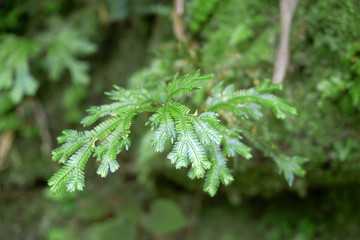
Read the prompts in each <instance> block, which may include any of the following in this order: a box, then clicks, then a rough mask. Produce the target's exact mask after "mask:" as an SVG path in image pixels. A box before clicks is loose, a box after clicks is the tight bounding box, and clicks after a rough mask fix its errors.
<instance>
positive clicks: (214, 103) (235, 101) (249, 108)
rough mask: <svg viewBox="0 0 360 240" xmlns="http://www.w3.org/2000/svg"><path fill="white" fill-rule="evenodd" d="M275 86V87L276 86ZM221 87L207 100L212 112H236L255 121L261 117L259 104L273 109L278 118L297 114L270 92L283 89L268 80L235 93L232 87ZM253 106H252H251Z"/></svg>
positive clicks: (216, 88) (292, 108)
mask: <svg viewBox="0 0 360 240" xmlns="http://www.w3.org/2000/svg"><path fill="white" fill-rule="evenodd" d="M274 85H275V86H274ZM221 86H222V85H220V87H215V88H214V95H213V96H212V97H209V98H208V100H207V106H208V109H209V110H210V111H220V110H221V109H226V110H230V111H234V110H235V111H234V113H235V114H237V116H238V117H240V118H244V117H247V116H251V117H253V118H254V119H258V118H259V117H261V113H259V110H260V106H259V105H258V104H261V105H264V106H267V107H269V108H271V109H272V110H273V112H274V114H275V116H276V117H277V118H280V119H284V118H285V117H286V113H290V114H294V115H296V114H297V110H296V108H295V107H293V106H292V105H291V104H289V103H287V102H286V101H284V100H282V99H281V98H279V97H277V96H275V95H273V94H269V93H268V92H271V91H274V90H280V89H282V86H281V85H279V84H271V83H270V82H269V81H268V80H266V81H265V82H264V83H261V84H259V85H258V86H257V87H255V88H250V89H247V90H239V91H235V90H234V87H233V86H232V85H230V86H228V87H227V88H225V89H224V90H221ZM250 104H252V105H250Z"/></svg>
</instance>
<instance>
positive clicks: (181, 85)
mask: <svg viewBox="0 0 360 240" xmlns="http://www.w3.org/2000/svg"><path fill="white" fill-rule="evenodd" d="M178 77H179V74H176V75H175V77H174V79H173V80H172V81H171V82H170V83H169V84H168V86H167V88H166V93H167V98H168V99H169V100H172V99H174V98H176V97H177V96H179V95H180V94H183V93H189V92H193V91H195V90H197V89H199V87H198V86H196V85H195V83H196V82H198V81H203V80H209V79H211V78H213V77H214V75H213V74H206V75H200V70H198V71H196V72H195V73H194V74H192V75H190V74H186V75H184V76H182V77H181V78H178Z"/></svg>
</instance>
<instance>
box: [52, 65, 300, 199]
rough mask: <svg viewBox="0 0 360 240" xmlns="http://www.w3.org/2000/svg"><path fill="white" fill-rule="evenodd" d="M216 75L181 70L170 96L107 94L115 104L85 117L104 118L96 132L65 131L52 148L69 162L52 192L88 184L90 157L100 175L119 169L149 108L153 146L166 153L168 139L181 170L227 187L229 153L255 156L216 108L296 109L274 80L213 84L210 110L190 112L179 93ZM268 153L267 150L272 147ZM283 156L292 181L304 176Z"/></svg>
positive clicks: (208, 184)
mask: <svg viewBox="0 0 360 240" xmlns="http://www.w3.org/2000/svg"><path fill="white" fill-rule="evenodd" d="M211 77H213V75H202V76H200V72H199V71H198V72H196V73H195V74H192V75H184V76H182V77H179V75H178V74H176V75H175V77H174V79H173V80H172V81H171V82H170V83H169V84H168V86H167V88H166V99H164V97H161V98H159V97H156V96H155V97H154V96H150V94H149V92H148V91H146V90H142V89H137V90H130V91H129V90H125V89H123V88H120V87H116V86H115V87H114V88H115V89H114V90H112V91H111V92H108V93H107V95H109V97H110V98H111V99H112V100H114V101H115V102H114V103H111V104H108V105H102V106H95V107H91V108H89V109H88V110H87V112H88V116H86V117H85V118H84V119H83V120H82V123H83V124H84V126H89V125H91V124H93V123H94V122H96V121H98V120H99V119H101V118H105V119H104V120H103V121H102V122H101V123H99V124H98V125H96V126H95V127H93V129H92V130H87V131H82V132H81V131H76V130H65V131H63V133H62V135H61V136H60V137H58V142H59V143H62V145H61V146H60V147H58V148H56V149H54V150H53V152H52V155H53V160H54V161H58V162H60V163H64V166H63V167H62V168H61V169H60V170H59V171H58V172H57V173H56V174H54V175H53V176H52V177H51V178H50V179H49V185H50V186H51V188H50V190H51V191H52V192H53V193H57V192H59V191H60V190H61V189H63V188H66V189H67V190H68V191H75V190H80V191H81V190H82V189H83V187H84V182H85V176H84V168H85V164H86V162H87V161H88V159H89V158H90V157H91V156H94V157H96V159H97V161H99V162H100V164H99V167H98V169H97V174H98V175H100V176H101V177H106V176H107V175H108V173H109V171H110V172H115V171H116V170H117V169H118V168H119V167H120V164H119V162H118V161H117V155H118V154H119V153H120V152H121V151H122V150H123V149H124V148H125V149H128V147H129V146H130V139H129V137H128V136H129V134H130V127H131V122H132V119H133V118H134V116H136V115H138V114H140V113H142V112H145V111H147V112H152V113H153V114H152V115H151V116H150V118H149V120H148V121H147V122H146V125H151V130H152V131H154V135H153V137H152V146H153V147H154V148H155V151H157V152H162V151H164V150H165V146H166V144H167V142H171V144H172V145H173V148H172V150H171V151H170V153H169V154H168V155H167V157H168V158H169V159H170V161H171V163H172V164H174V165H175V167H176V168H177V169H178V168H182V167H189V173H188V176H189V177H190V178H192V179H194V178H204V177H205V184H204V191H206V192H208V193H209V194H210V195H211V196H214V195H215V194H216V192H217V190H218V188H219V185H220V182H222V183H223V184H224V185H228V184H230V183H231V182H232V181H233V176H232V175H231V173H230V171H229V169H228V168H227V167H226V159H225V156H227V157H233V156H235V154H239V155H241V156H243V157H244V158H245V159H250V158H251V153H250V150H251V149H250V148H249V147H248V146H246V145H245V144H243V143H242V142H241V141H240V139H241V136H240V135H239V133H240V131H238V130H231V131H230V130H229V129H228V128H227V127H225V126H224V125H222V124H221V123H220V120H219V114H218V113H216V112H215V111H219V110H221V109H225V110H229V111H232V112H233V113H234V114H235V115H236V116H238V117H239V118H248V117H251V118H254V119H258V118H260V117H261V116H262V114H261V112H260V108H261V105H265V106H268V107H270V108H272V109H273V111H274V113H275V115H276V116H277V117H279V118H284V117H285V113H287V112H289V113H292V114H296V110H295V109H294V108H293V107H292V106H291V105H290V104H288V103H286V102H285V101H283V100H281V99H280V98H278V97H276V96H275V95H272V94H270V93H269V92H272V91H274V90H280V89H281V88H282V86H281V85H273V84H271V83H270V82H269V81H265V82H263V83H261V84H259V85H258V86H256V87H255V88H251V89H248V90H242V91H236V90H235V89H234V87H233V86H231V85H230V86H227V87H225V88H223V87H222V85H221V84H219V85H218V86H216V87H214V88H213V91H214V95H213V96H212V97H209V98H208V100H207V104H208V106H207V107H208V109H209V110H211V111H207V112H203V113H201V114H200V115H198V114H197V111H196V112H195V113H194V114H191V113H190V111H191V110H190V108H189V107H187V106H185V105H184V104H182V103H179V102H176V101H175V98H176V97H178V96H179V95H180V94H182V93H189V92H192V91H194V90H196V89H197V88H198V87H197V86H196V84H197V82H198V81H202V80H207V79H210V78H211ZM150 92H151V91H150ZM163 96H164V95H163ZM152 99H161V100H162V101H163V102H162V103H158V102H154V101H153V100H152ZM225 116H227V115H225ZM231 116H233V115H231ZM241 133H242V134H244V136H246V137H247V139H249V140H250V142H252V141H251V140H252V137H253V136H251V135H249V133H248V132H246V131H245V130H244V132H242V131H241ZM254 142H255V143H254V145H255V146H257V147H263V148H264V149H265V148H266V146H265V147H264V146H263V145H262V144H263V143H262V142H260V141H259V142H256V139H254ZM264 151H265V152H267V151H268V149H265V150H264ZM279 159H280V158H278V159H277V160H276V159H275V161H276V163H277V164H278V167H279V169H280V171H282V172H283V173H284V175H285V177H286V178H287V179H288V181H289V182H292V179H293V177H294V174H298V175H299V174H301V169H302V168H301V166H300V161H283V159H282V160H281V159H280V160H281V161H280V160H279ZM298 163H299V164H298Z"/></svg>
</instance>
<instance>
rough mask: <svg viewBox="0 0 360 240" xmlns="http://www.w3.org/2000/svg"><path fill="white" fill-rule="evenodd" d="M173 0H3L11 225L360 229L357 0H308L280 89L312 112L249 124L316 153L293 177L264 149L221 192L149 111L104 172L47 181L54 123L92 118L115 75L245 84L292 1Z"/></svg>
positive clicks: (1, 149)
mask: <svg viewBox="0 0 360 240" xmlns="http://www.w3.org/2000/svg"><path fill="white" fill-rule="evenodd" d="M174 2H176V1H174ZM174 2H173V1H170V0H77V1H70V0H58V1H51V0H28V1H21V0H3V1H0V239H6V240H7V239H50V240H58V239H59V240H60V239H121V240H132V239H134V240H135V239H159V240H165V239H181V240H182V239H188V240H191V239H196V240H197V239H206V240H208V239H209V240H211V239H216V240H218V239H219V240H232V239H296V240H302V239H327V240H328V239H360V208H359V206H358V203H359V201H360V192H359V191H358V187H359V186H360V161H359V157H360V150H359V145H360V144H359V139H360V129H359V128H360V124H359V123H360V114H359V113H360V1H359V0H343V1H337V0H327V1H312V0H300V1H299V3H298V6H297V9H296V11H295V15H294V18H293V22H292V28H291V35H290V64H289V66H288V69H287V75H286V78H285V80H284V89H285V90H284V91H283V93H281V94H282V97H283V98H285V99H286V100H287V101H288V102H290V103H291V104H293V105H294V106H296V108H297V109H298V111H299V115H298V116H296V117H292V118H291V119H287V120H285V121H279V120H276V119H275V118H274V117H273V116H272V115H271V114H270V113H269V114H265V116H264V117H263V118H262V120H261V121H259V122H257V123H256V126H255V127H253V128H252V133H253V135H254V136H255V137H256V138H259V139H262V140H265V141H267V142H270V143H272V144H276V145H277V146H278V147H279V149H280V150H281V151H282V152H283V153H284V154H288V155H296V156H302V157H305V158H307V159H308V161H307V162H306V163H305V164H304V168H305V170H306V175H305V176H304V177H302V178H296V179H295V181H294V184H293V186H292V187H291V188H290V187H289V186H288V184H287V182H286V181H285V179H284V178H283V176H281V175H279V173H278V170H277V168H276V166H275V164H274V163H273V162H272V161H271V160H270V159H269V158H268V157H266V154H264V153H263V152H261V151H256V150H253V156H254V157H253V159H252V160H250V161H244V160H236V164H234V166H233V174H234V177H235V181H234V183H233V184H231V185H230V186H229V187H223V186H222V187H221V189H220V191H219V192H218V194H217V195H216V196H215V197H214V198H211V197H209V196H208V195H207V194H205V193H203V192H202V184H203V183H202V181H200V180H196V181H191V180H189V179H188V178H187V177H186V173H185V172H184V171H178V170H175V169H174V168H173V166H171V165H170V163H169V160H168V159H166V155H165V154H158V153H155V152H154V150H153V148H152V147H151V146H150V144H149V143H150V139H151V137H152V134H151V132H150V131H149V129H148V128H146V127H145V126H144V127H139V126H143V125H144V124H137V125H136V128H133V129H132V131H133V136H132V139H131V140H132V141H133V146H132V148H130V150H129V151H127V152H124V153H121V155H120V157H119V159H120V165H121V167H120V170H119V171H117V172H116V173H113V174H111V175H110V176H109V177H107V178H106V179H102V178H100V177H99V176H97V175H96V174H95V172H96V170H95V169H96V166H97V165H96V162H95V161H90V162H89V164H88V166H87V168H86V189H85V190H84V191H83V192H80V193H67V192H62V193H61V194H58V195H55V196H54V195H52V194H51V193H50V192H49V189H48V187H47V179H48V178H49V177H50V176H51V175H52V174H53V173H55V172H56V170H57V169H59V167H60V166H59V164H57V163H53V162H52V161H51V150H52V149H53V148H54V147H56V146H57V145H56V137H57V136H58V135H60V133H61V131H62V130H63V129H69V128H73V129H82V128H81V127H80V124H79V122H80V120H81V118H82V117H83V116H84V115H85V109H87V108H88V107H90V106H92V105H100V104H104V103H108V100H107V97H106V96H105V95H104V92H105V91H109V90H111V88H112V85H114V84H116V85H119V86H122V87H128V88H132V87H136V86H138V85H142V84H144V83H146V82H154V81H153V80H154V79H158V81H159V82H161V81H164V80H167V79H169V78H171V76H173V74H174V73H176V72H181V73H192V72H194V71H195V70H197V69H201V70H202V71H203V72H205V73H215V74H216V79H217V80H218V81H220V80H222V81H224V82H226V83H232V84H234V85H235V86H236V87H237V88H246V87H251V86H253V84H256V83H257V82H258V81H259V80H262V79H264V78H271V77H272V72H273V66H274V62H275V58H276V52H277V48H278V42H279V41H278V40H279V34H280V7H279V1H275V0H252V1H247V0H187V1H185V4H184V14H183V15H181V16H180V17H179V16H175V17H174V12H173V11H174ZM198 99H200V100H198ZM201 99H202V98H201V96H200V97H198V98H197V97H195V98H194V100H193V101H194V102H198V103H199V101H201ZM200 104H201V102H200ZM136 121H138V122H139V123H144V121H145V119H141V118H140V119H137V120H136Z"/></svg>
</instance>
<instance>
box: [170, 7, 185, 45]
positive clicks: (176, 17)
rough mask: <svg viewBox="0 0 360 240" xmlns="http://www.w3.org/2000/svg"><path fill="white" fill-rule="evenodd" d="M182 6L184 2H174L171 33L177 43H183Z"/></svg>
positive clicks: (183, 23)
mask: <svg viewBox="0 0 360 240" xmlns="http://www.w3.org/2000/svg"><path fill="white" fill-rule="evenodd" d="M184 4H185V0H174V8H173V31H174V35H175V37H176V38H177V40H178V41H179V42H184V41H185V22H184V18H183V16H184V12H185V10H184Z"/></svg>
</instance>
